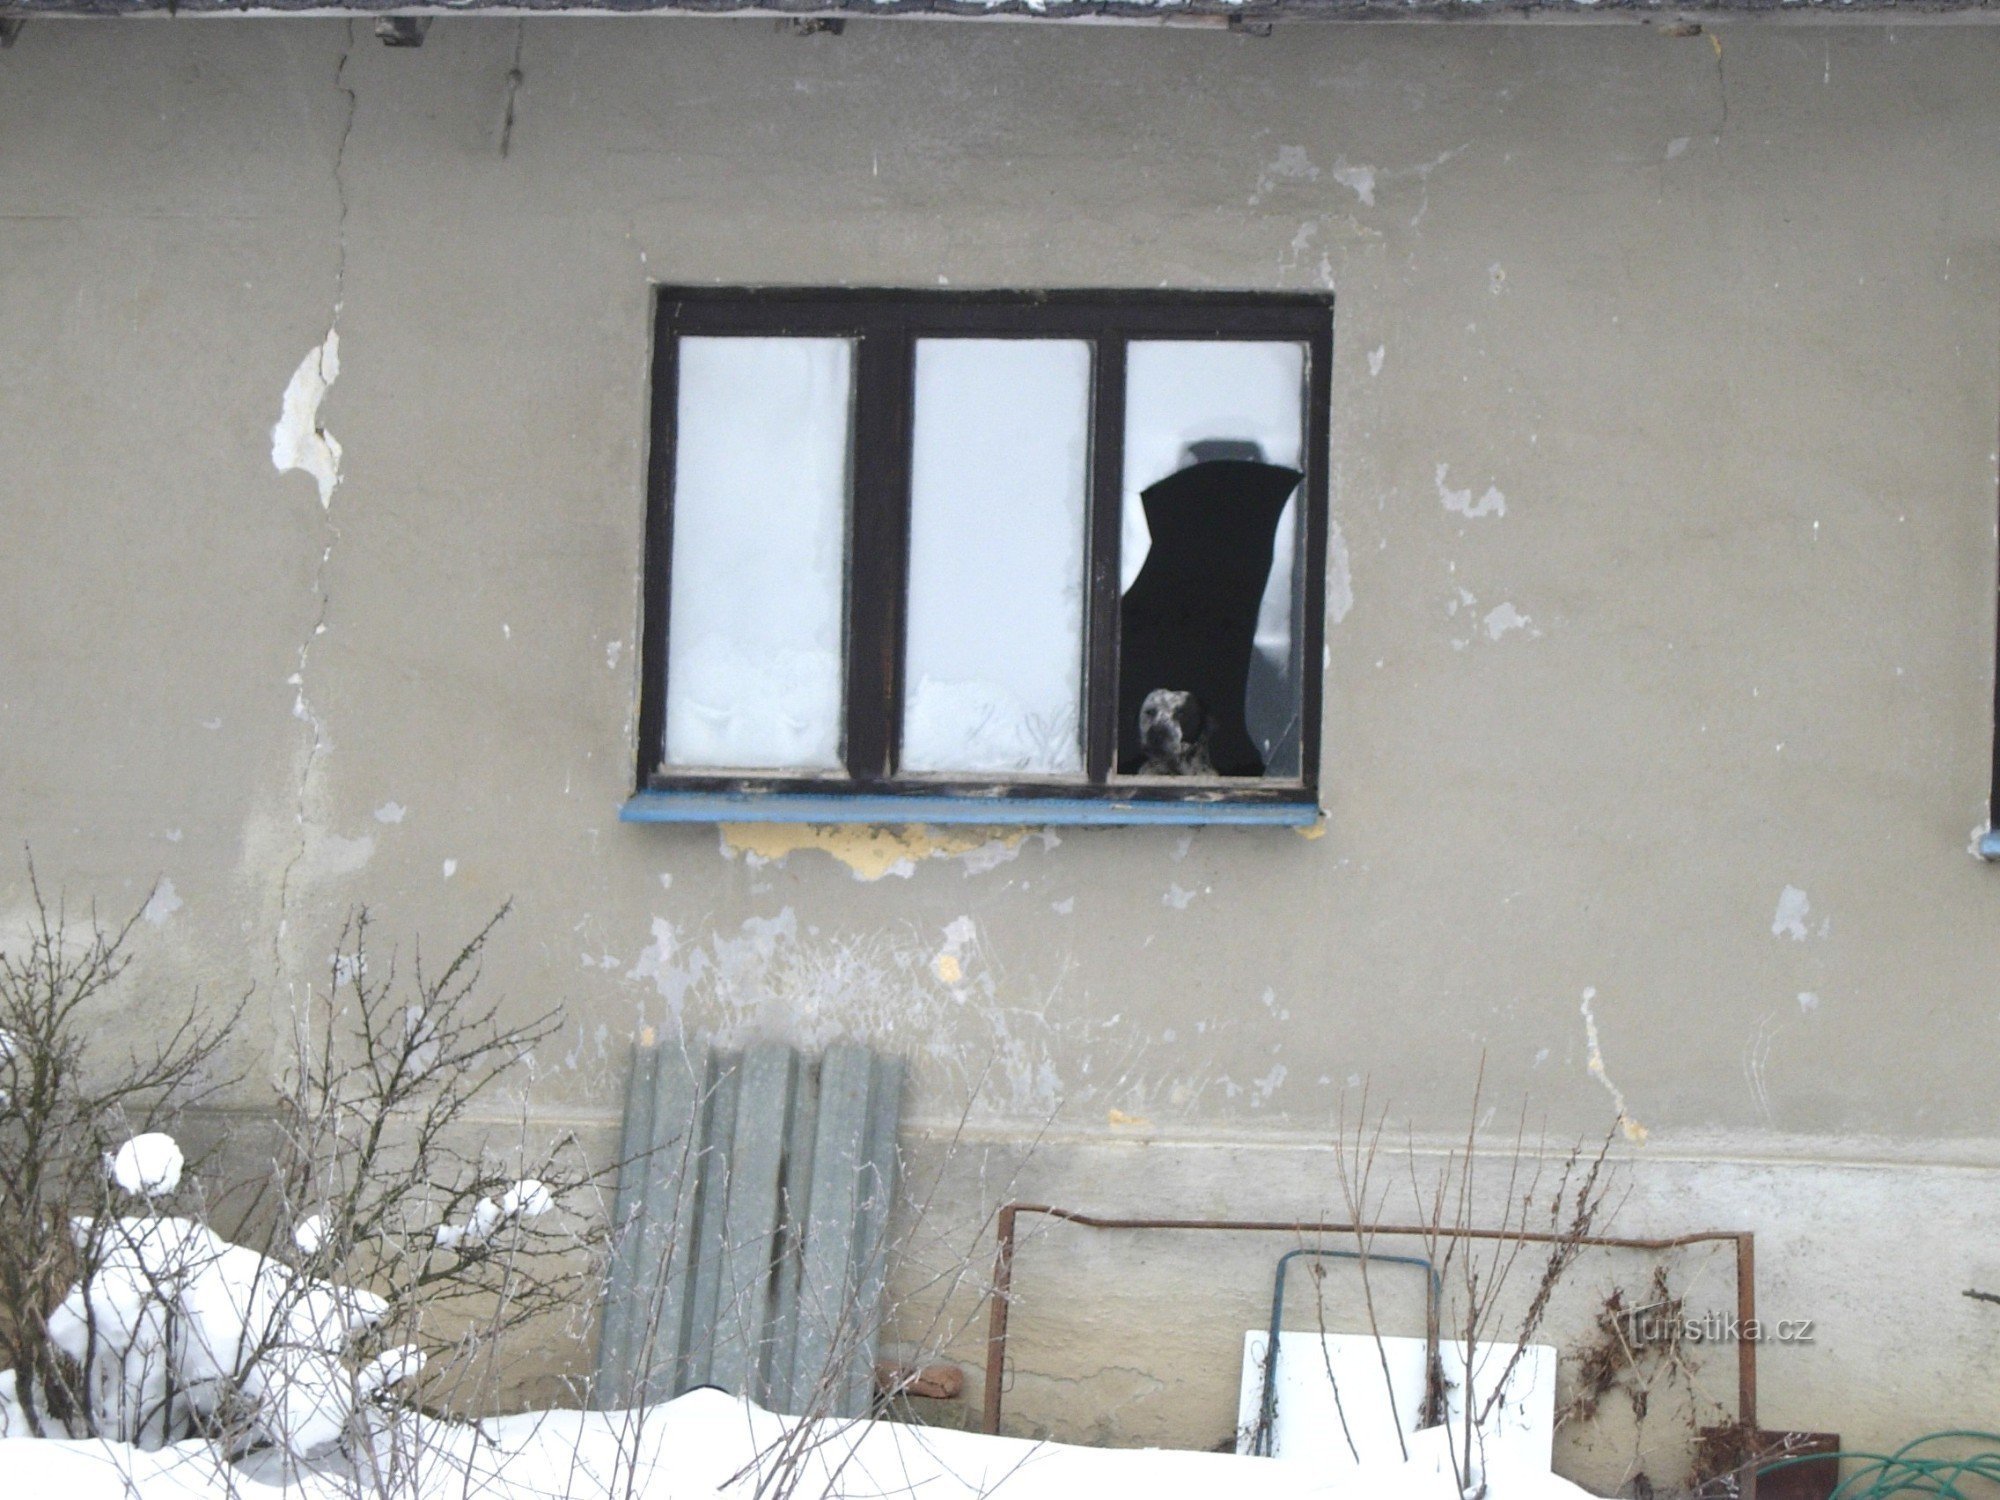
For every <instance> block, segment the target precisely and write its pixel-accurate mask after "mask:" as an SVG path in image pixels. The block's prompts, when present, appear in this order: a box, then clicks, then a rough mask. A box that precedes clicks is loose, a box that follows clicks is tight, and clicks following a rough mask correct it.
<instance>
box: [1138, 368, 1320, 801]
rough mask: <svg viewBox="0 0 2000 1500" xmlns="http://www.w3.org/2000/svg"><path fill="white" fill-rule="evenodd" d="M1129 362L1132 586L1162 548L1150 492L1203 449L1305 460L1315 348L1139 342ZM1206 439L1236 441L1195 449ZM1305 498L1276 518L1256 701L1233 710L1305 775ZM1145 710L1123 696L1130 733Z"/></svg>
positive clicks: (1261, 749)
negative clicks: (1301, 653)
mask: <svg viewBox="0 0 2000 1500" xmlns="http://www.w3.org/2000/svg"><path fill="white" fill-rule="evenodd" d="M1126 370H1127V377H1126V395H1125V471H1124V490H1125V494H1124V505H1123V510H1122V522H1121V536H1120V548H1119V564H1120V574H1121V577H1120V585H1119V586H1120V590H1121V592H1122V591H1129V590H1130V589H1131V587H1132V584H1133V582H1134V581H1135V580H1136V579H1137V578H1138V576H1139V572H1140V570H1141V568H1143V567H1144V565H1145V561H1146V557H1147V554H1148V553H1149V552H1150V550H1151V548H1152V537H1151V535H1150V534H1149V532H1148V530H1147V526H1146V514H1145V510H1144V508H1143V505H1142V502H1141V498H1140V497H1141V495H1142V494H1143V493H1144V491H1145V490H1146V489H1147V488H1148V487H1150V486H1151V485H1153V484H1156V483H1157V482H1159V481H1160V480H1162V479H1165V478H1166V477H1167V476H1168V475H1170V474H1175V473H1178V472H1179V471H1181V470H1182V469H1185V468H1187V467H1189V466H1190V465H1191V464H1193V463H1194V462H1196V461H1197V458H1198V456H1201V457H1216V456H1227V457H1236V458H1255V459H1260V460H1261V461H1262V462H1264V463H1267V464H1275V465H1278V466H1280V467H1282V468H1287V469H1303V468H1304V464H1303V463H1302V461H1301V460H1302V457H1303V454H1304V446H1305V443H1304V439H1305V402H1304V397H1305V374H1306V351H1305V346H1304V345H1303V344H1298V343H1248V342H1193V341H1176V340H1161V341H1135V342H1134V343H1132V344H1131V345H1130V346H1129V348H1128V350H1127V355H1126ZM1196 444H1204V445H1206V444H1218V445H1226V446H1222V447H1218V448H1204V449H1203V451H1202V453H1201V454H1200V455H1197V453H1196V452H1195V451H1194V445H1196ZM1301 504H1302V500H1301V497H1300V496H1299V495H1298V494H1294V495H1293V496H1292V498H1291V499H1290V500H1289V501H1287V502H1286V504H1285V506H1284V509H1283V511H1282V512H1281V513H1280V515H1279V517H1278V521H1277V530H1276V533H1275V535H1274V536H1273V538H1272V555H1271V568H1270V573H1269V575H1268V577H1267V578H1266V579H1265V582H1264V587H1263V591H1262V595H1261V600H1260V602H1259V605H1258V610H1257V623H1256V633H1255V643H1254V654H1253V658H1252V660H1251V662H1250V672H1249V678H1248V685H1247V689H1246V701H1245V702H1244V703H1243V704H1240V705H1236V706H1235V709H1234V712H1236V713H1240V714H1241V715H1242V716H1243V720H1244V728H1245V729H1247V731H1248V733H1249V736H1250V739H1251V741H1252V742H1253V743H1254V744H1255V746H1256V749H1257V752H1258V754H1259V755H1260V757H1261V758H1262V759H1263V761H1264V763H1265V774H1266V775H1278V776H1296V775H1297V774H1298V770H1299V723H1298V712H1299V703H1300V693H1299V683H1298V682H1297V680H1296V678H1297V671H1298V668H1297V666H1296V664H1295V663H1294V662H1293V659H1292V657H1293V639H1294V635H1295V631H1294V628H1293V615H1294V611H1295V608H1296V602H1295V601H1296V593H1297V589H1296V583H1295V579H1296V576H1297V574H1298V571H1299V569H1298V547H1299V538H1300V531H1301V516H1302V512H1301V510H1300V506H1301ZM1223 711H1224V712H1225V713H1227V712H1230V710H1229V709H1227V708H1225V709H1224V710H1223ZM1137 712H1138V705H1128V704H1125V703H1122V702H1121V703H1120V704H1119V715H1120V720H1121V722H1120V729H1121V734H1124V733H1126V732H1128V731H1129V726H1128V725H1126V724H1125V723H1124V722H1123V721H1124V720H1125V719H1126V718H1130V717H1133V716H1136V714H1137ZM1128 750H1129V747H1128ZM1121 758H1122V759H1129V758H1130V757H1129V754H1126V755H1124V756H1122V757H1121ZM1128 769H1129V767H1128Z"/></svg>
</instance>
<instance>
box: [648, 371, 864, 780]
mask: <svg viewBox="0 0 2000 1500" xmlns="http://www.w3.org/2000/svg"><path fill="white" fill-rule="evenodd" d="M679 352H680V371H679V405H678V409H677V414H676V419H675V445H674V530H673V580H672V587H671V593H670V599H669V604H668V616H667V704H666V709H667V712H666V721H667V728H666V745H665V751H666V759H667V763H668V764H669V765H673V766H703V767H716V768H729V769H747V770H779V769H789V770H814V771H819V770H836V769H838V768H839V766H840V763H841V762H840V750H841V683H842V666H841V635H842V603H843V598H844V592H845V577H846V552H847V491H848V478H847V474H848V431H849V428H850V426H851V423H850V421H849V408H850V406H851V403H852V392H853V349H852V346H851V344H850V342H849V341H848V340H846V339H803V338H693V337H689V338H683V339H681V340H680V346H679Z"/></svg>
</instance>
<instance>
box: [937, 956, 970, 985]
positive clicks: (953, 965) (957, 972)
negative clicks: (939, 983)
mask: <svg viewBox="0 0 2000 1500" xmlns="http://www.w3.org/2000/svg"><path fill="white" fill-rule="evenodd" d="M931 967H932V968H933V969H935V970H936V971H937V977H938V978H940V979H942V980H943V981H944V982H945V983H946V984H957V983H958V982H959V980H961V979H963V978H965V965H964V964H962V963H960V962H959V961H958V955H957V954H956V953H940V954H939V955H938V956H937V957H936V958H935V959H934V960H932V962H931Z"/></svg>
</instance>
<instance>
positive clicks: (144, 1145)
mask: <svg viewBox="0 0 2000 1500" xmlns="http://www.w3.org/2000/svg"><path fill="white" fill-rule="evenodd" d="M185 1165H187V1159H186V1158H185V1157H184V1156H182V1155H181V1148H180V1143H179V1142H178V1141H176V1140H175V1139H174V1138H173V1137H172V1136H170V1135H167V1134H165V1133H164V1132H162V1131H157V1130H154V1131H148V1132H147V1133H146V1134H145V1135H135V1136H133V1137H132V1139H131V1140H129V1141H127V1142H126V1143H125V1144H124V1145H122V1146H120V1147H119V1148H118V1149H117V1151H115V1152H113V1153H112V1156H111V1159H110V1160H109V1161H108V1162H107V1163H106V1164H105V1166H106V1169H107V1170H108V1171H109V1172H110V1173H111V1180H112V1181H113V1182H115V1183H117V1184H118V1186H119V1187H121V1188H123V1189H124V1190H125V1191H126V1192H128V1193H133V1194H137V1195H140V1196H143V1197H152V1196H153V1195H154V1194H156V1193H171V1192H172V1191H173V1190H174V1189H175V1188H177V1187H179V1186H180V1185H181V1168H182V1167H184V1166H185Z"/></svg>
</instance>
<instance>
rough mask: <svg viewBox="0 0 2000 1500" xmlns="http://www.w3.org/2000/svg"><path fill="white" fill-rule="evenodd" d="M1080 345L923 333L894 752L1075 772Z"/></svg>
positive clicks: (914, 761) (955, 767) (1084, 429)
mask: <svg viewBox="0 0 2000 1500" xmlns="http://www.w3.org/2000/svg"><path fill="white" fill-rule="evenodd" d="M1089 440H1090V345H1089V344H1088V343H1087V342H1084V341H1082V340H1075V339H921V340H919V341H918V343H917V369H916V417H915V434H914V438H913V443H912V454H911V475H910V599H909V621H908V636H907V646H906V648H905V649H906V655H905V666H906V672H905V676H904V682H905V684H906V687H905V705H906V706H905V709H904V715H903V754H902V764H903V766H904V768H905V769H907V770H912V771H984V772H1001V773H1015V774H1024V775H1055V774H1063V773H1075V772H1079V771H1081V770H1082V769H1083V749H1082V742H1081V737H1080V735H1079V732H1078V723H1079V715H1078V704H1079V702H1080V700H1081V697H1082V674H1083V594H1084V589H1083V543H1084V529H1085V523H1084V492H1085V487H1086V485H1087V483H1088V465H1089Z"/></svg>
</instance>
